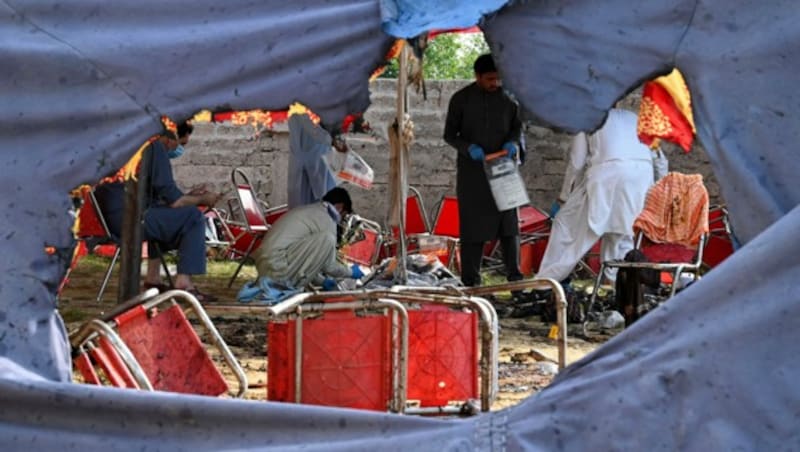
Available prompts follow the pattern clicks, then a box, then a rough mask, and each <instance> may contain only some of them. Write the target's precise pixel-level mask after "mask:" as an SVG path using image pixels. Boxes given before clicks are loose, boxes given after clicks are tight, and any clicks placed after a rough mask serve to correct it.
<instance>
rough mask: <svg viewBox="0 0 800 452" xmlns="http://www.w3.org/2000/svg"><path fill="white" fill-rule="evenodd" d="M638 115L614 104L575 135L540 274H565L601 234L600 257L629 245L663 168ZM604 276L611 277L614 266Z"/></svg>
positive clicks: (611, 256) (620, 253)
mask: <svg viewBox="0 0 800 452" xmlns="http://www.w3.org/2000/svg"><path fill="white" fill-rule="evenodd" d="M636 121H637V116H636V114H635V113H632V112H630V111H627V110H620V109H616V108H615V109H612V110H611V111H609V113H608V117H607V118H606V122H605V124H603V126H602V127H601V128H600V129H599V130H598V131H597V132H595V133H593V134H592V135H589V136H587V135H586V134H584V133H579V134H577V135H576V136H575V138H574V139H573V142H572V147H571V149H570V156H569V163H568V165H567V170H566V174H565V176H564V183H563V185H562V188H561V193H560V194H559V199H558V202H559V203H563V207H562V208H561V209H560V210H558V215H557V216H555V218H554V219H553V227H552V230H551V232H550V240H549V242H548V244H547V249H546V250H545V253H544V257H543V258H542V263H541V266H540V270H539V273H538V274H537V276H538V277H542V278H553V279H555V280H557V281H562V280H564V279H566V278H567V277H568V276H569V275H570V273H571V272H572V270H573V269H574V268H575V265H577V263H578V262H579V261H580V259H581V258H582V257H583V256H584V254H586V252H588V251H589V250H590V249H591V247H592V246H593V245H594V244H595V243H596V242H597V241H598V240H599V239H600V238H601V237H602V239H603V241H602V245H601V250H600V257H601V259H602V260H603V261H607V260H612V259H622V258H623V257H624V256H625V254H626V253H627V252H628V251H630V250H631V249H633V222H634V220H635V219H636V217H637V216H638V215H639V213H641V211H642V208H643V207H644V200H645V197H646V195H647V190H648V189H649V188H650V186H652V185H653V182H654V171H655V172H656V173H657V176H655V177H659V178H660V177H662V176H663V175H664V174H666V170H667V161H666V158H665V157H664V155H663V153H662V152H661V151H657V152H656V151H652V150H650V148H648V147H647V146H645V145H644V144H642V143H641V142H640V141H639V139H638V137H637V135H636ZM605 276H606V278H607V279H608V280H609V281H613V280H614V279H615V277H616V272H613V271H607V272H606V274H605Z"/></svg>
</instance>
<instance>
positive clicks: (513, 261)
mask: <svg viewBox="0 0 800 452" xmlns="http://www.w3.org/2000/svg"><path fill="white" fill-rule="evenodd" d="M484 244H485V242H461V282H462V283H464V285H465V286H470V287H471V286H480V285H481V259H482V258H483V246H484ZM500 247H501V249H502V251H503V264H505V267H506V279H507V280H508V281H519V280H520V279H522V273H521V272H520V271H519V235H511V236H503V237H500Z"/></svg>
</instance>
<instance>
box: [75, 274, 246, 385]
mask: <svg viewBox="0 0 800 452" xmlns="http://www.w3.org/2000/svg"><path fill="white" fill-rule="evenodd" d="M154 293H155V291H154V290H152V289H151V291H148V292H146V293H145V294H143V295H141V296H139V297H137V298H134V299H133V300H131V301H128V302H126V303H124V304H123V305H120V307H118V308H117V309H115V310H114V311H113V312H111V313H109V314H108V315H106V316H104V317H102V318H99V319H93V320H91V321H90V322H88V323H86V324H85V325H83V326H82V327H81V328H80V329H79V330H77V331H76V332H74V333H73V334H71V335H70V342H71V344H72V346H73V350H74V353H73V355H74V357H75V358H74V365H75V368H76V370H78V372H79V373H80V375H81V376H82V378H83V380H84V382H85V383H88V384H96V385H100V384H109V385H111V386H116V387H121V388H131V389H145V390H151V391H153V390H158V391H169V392H179V393H185V394H200V395H210V396H218V395H222V394H225V393H227V392H228V384H227V382H226V381H225V379H224V377H223V376H222V374H221V373H220V371H219V369H218V368H217V367H216V364H214V361H213V360H212V359H211V357H210V355H209V354H208V351H207V350H206V345H205V344H204V342H203V341H202V340H201V338H200V336H199V335H198V334H197V332H196V331H195V330H194V327H193V326H192V324H191V323H190V322H189V320H188V318H187V316H186V314H185V312H188V313H190V314H192V316H193V318H194V319H196V320H197V321H198V322H199V323H201V324H202V325H203V327H204V329H205V330H206V332H207V333H208V335H209V336H210V343H209V344H208V345H214V346H216V348H217V349H218V351H219V353H220V355H222V357H223V358H224V360H225V362H226V363H227V365H228V366H229V367H230V368H231V371H232V372H233V373H234V375H235V376H236V377H237V379H238V382H239V388H238V393H237V394H236V395H237V396H238V397H241V396H242V395H244V393H245V391H246V390H247V378H246V376H245V374H244V371H243V370H242V368H241V366H239V364H238V362H237V361H236V358H235V357H234V356H233V354H232V353H231V351H230V349H228V346H227V345H226V344H225V341H224V340H223V339H222V337H221V336H220V335H219V332H218V331H217V330H216V328H215V327H214V325H213V323H211V320H210V319H209V318H208V316H207V315H206V313H205V311H204V310H203V308H202V306H201V305H200V303H199V302H197V300H196V299H195V298H194V297H193V296H192V295H191V294H189V293H187V292H184V291H169V292H166V293H164V294H157V295H154ZM181 303H183V306H182V304H181ZM184 308H185V309H186V310H185V311H184Z"/></svg>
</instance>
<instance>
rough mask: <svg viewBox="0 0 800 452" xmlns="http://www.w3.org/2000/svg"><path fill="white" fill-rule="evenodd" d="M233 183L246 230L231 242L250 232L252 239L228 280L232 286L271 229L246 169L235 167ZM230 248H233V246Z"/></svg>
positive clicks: (232, 175)
mask: <svg viewBox="0 0 800 452" xmlns="http://www.w3.org/2000/svg"><path fill="white" fill-rule="evenodd" d="M231 183H233V187H234V190H235V191H236V200H237V201H238V208H239V209H240V212H241V214H242V217H243V218H244V226H245V230H244V231H243V232H242V233H241V234H239V235H237V236H236V237H233V238H232V239H231V240H230V242H231V243H232V244H235V243H236V242H237V241H238V240H239V239H240V238H242V237H243V236H244V234H250V235H251V237H252V240H251V241H250V244H249V245H248V246H247V249H246V250H245V252H244V253H243V254H242V258H241V260H240V261H239V265H238V266H237V267H236V271H234V272H233V275H232V276H231V278H230V280H228V287H231V286H232V285H233V281H235V280H236V277H237V276H239V272H240V271H241V270H242V267H243V266H244V264H245V262H247V260H248V259H249V258H250V254H251V253H252V252H253V249H254V248H255V245H256V242H257V241H259V240H261V239H262V238H263V237H264V235H266V233H267V231H268V230H269V225H268V224H267V220H266V217H265V216H264V212H263V211H262V210H261V207H260V206H259V203H260V201H259V200H258V197H257V196H256V193H255V192H254V191H253V186H252V185H251V184H250V179H249V178H248V177H247V174H245V172H244V170H242V169H241V168H234V169H233V170H232V171H231ZM243 196H244V197H247V199H244V198H243ZM228 232H230V230H228ZM230 249H231V250H233V249H232V248H230Z"/></svg>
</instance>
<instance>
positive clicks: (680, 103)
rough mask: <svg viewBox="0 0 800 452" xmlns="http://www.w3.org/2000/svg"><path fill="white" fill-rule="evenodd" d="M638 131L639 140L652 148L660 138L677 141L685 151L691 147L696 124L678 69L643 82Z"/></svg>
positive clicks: (686, 90) (687, 91)
mask: <svg viewBox="0 0 800 452" xmlns="http://www.w3.org/2000/svg"><path fill="white" fill-rule="evenodd" d="M637 132H638V135H639V140H640V141H641V142H642V143H644V144H646V145H648V146H650V147H653V148H655V147H656V146H658V144H659V141H660V140H661V139H664V140H668V141H672V142H673V143H677V144H678V145H680V146H681V147H682V148H683V150H684V151H686V152H689V150H690V149H691V148H692V142H693V141H694V134H695V127H694V118H693V117H692V105H691V97H690V95H689V89H688V88H687V87H686V83H685V82H684V80H683V76H682V75H681V73H680V72H679V71H678V70H677V69H675V70H673V71H672V73H670V74H669V75H666V76H663V77H659V78H657V79H655V80H653V81H650V82H647V83H645V85H644V90H643V92H642V102H641V104H640V105H639V124H638V126H637Z"/></svg>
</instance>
